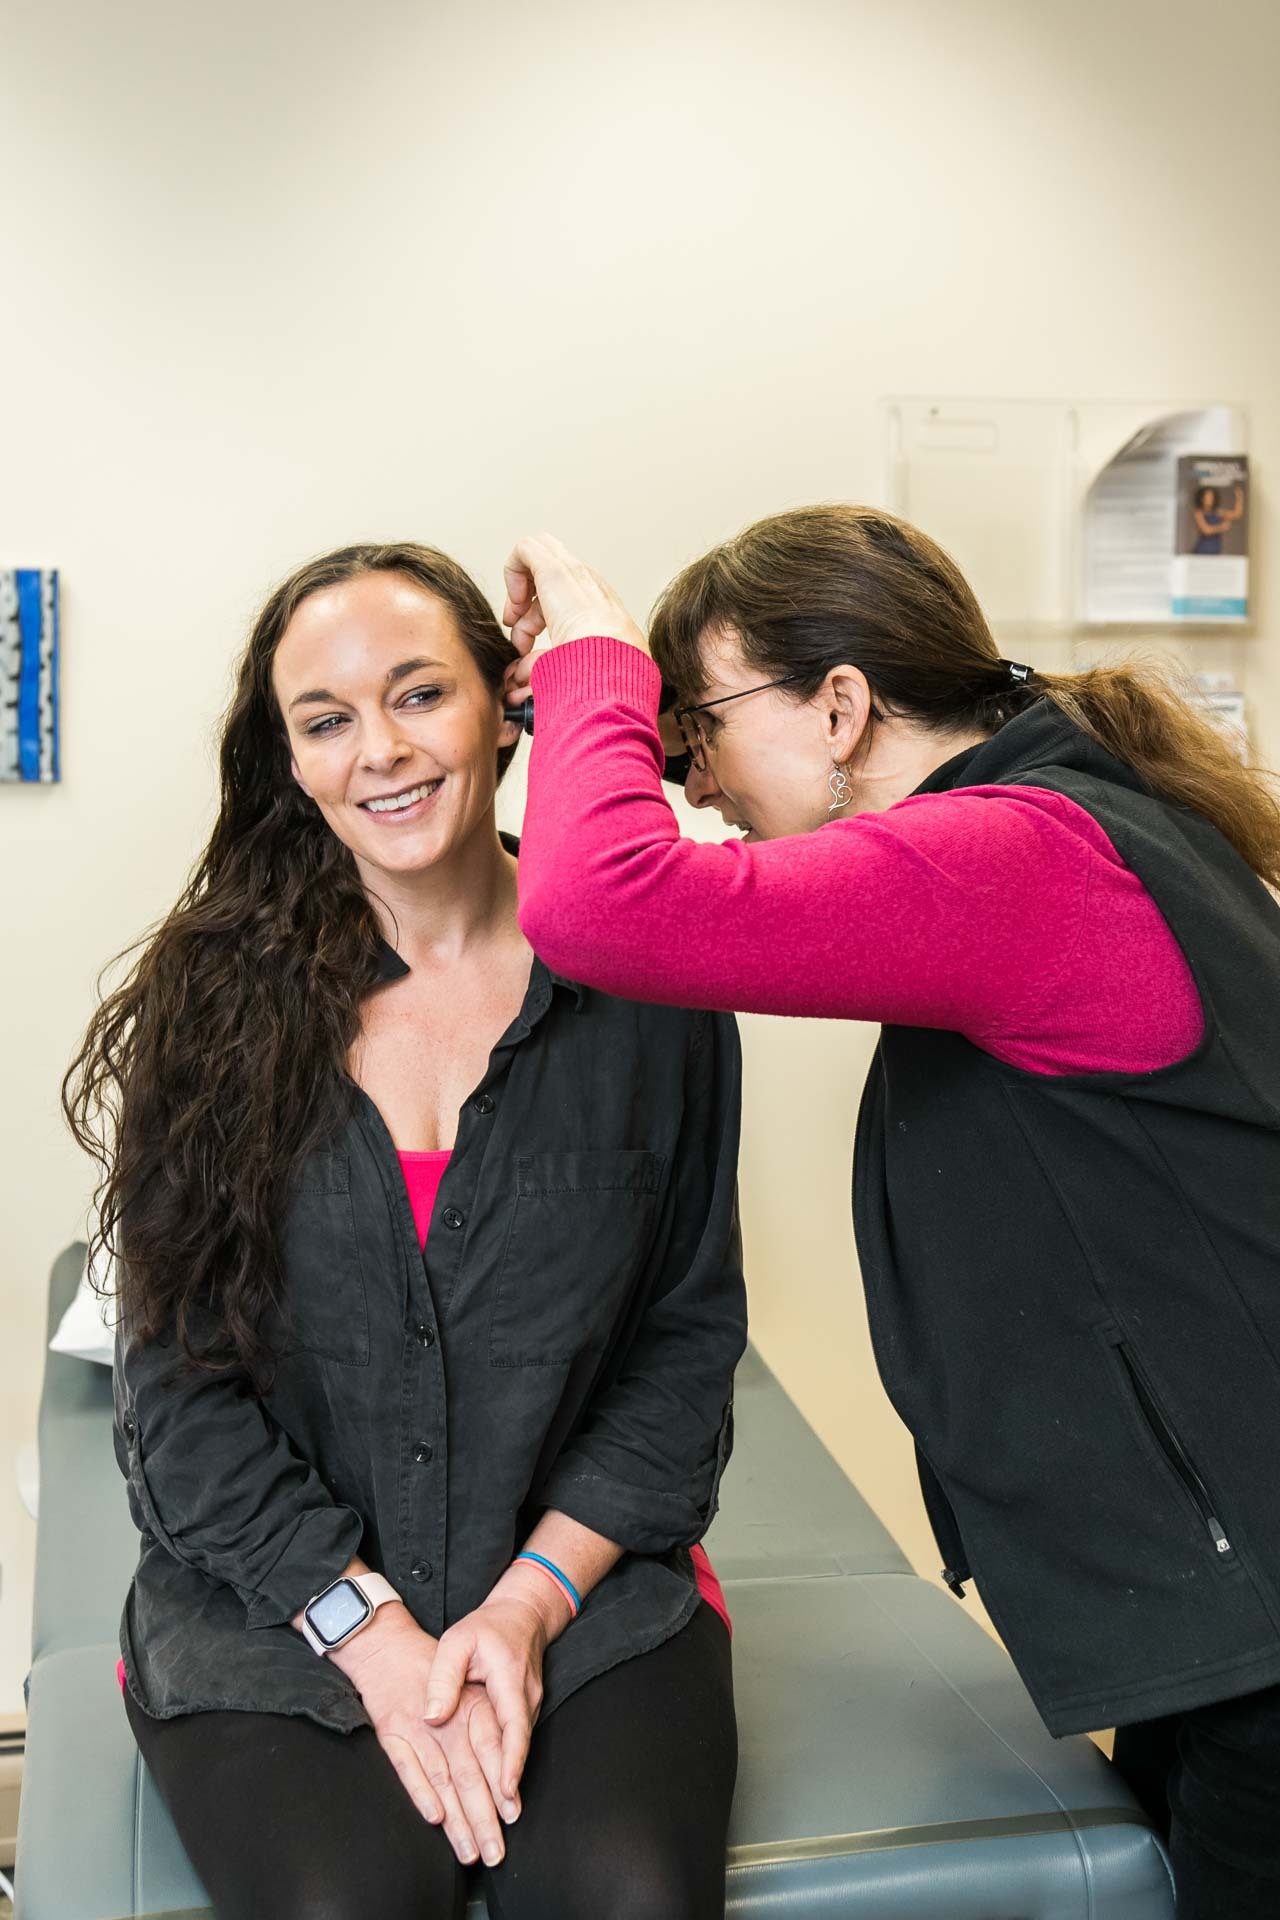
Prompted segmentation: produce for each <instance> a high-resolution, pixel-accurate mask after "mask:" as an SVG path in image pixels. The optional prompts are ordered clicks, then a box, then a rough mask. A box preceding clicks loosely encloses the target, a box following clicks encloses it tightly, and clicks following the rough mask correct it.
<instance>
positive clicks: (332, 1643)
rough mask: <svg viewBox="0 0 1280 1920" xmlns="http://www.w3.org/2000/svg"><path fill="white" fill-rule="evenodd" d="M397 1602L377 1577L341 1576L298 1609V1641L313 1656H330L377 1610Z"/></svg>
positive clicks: (389, 1587)
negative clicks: (300, 1637) (299, 1622)
mask: <svg viewBox="0 0 1280 1920" xmlns="http://www.w3.org/2000/svg"><path fill="white" fill-rule="evenodd" d="M399 1598H400V1595H399V1594H398V1593H397V1592H396V1590H395V1588H394V1587H393V1586H392V1584H391V1582H390V1581H389V1580H384V1579H383V1577H382V1575H381V1574H380V1573H344V1574H343V1576H342V1578H341V1579H340V1580H334V1581H332V1582H331V1583H330V1585H329V1586H327V1587H322V1588H321V1590H320V1592H319V1593H317V1594H316V1595H315V1597H314V1598H313V1599H311V1600H308V1602H307V1604H306V1606H305V1607H304V1608H303V1609H302V1637H303V1639H304V1640H305V1641H306V1643H307V1645H308V1646H309V1647H310V1648H311V1651H312V1652H313V1653H332V1651H333V1649H334V1648H335V1647H340V1646H342V1644H343V1642H344V1641H347V1640H350V1638H351V1636H352V1635H353V1634H356V1633H359V1631H360V1629H361V1627H367V1626H368V1624H369V1622H370V1621H371V1620H372V1618H373V1616H374V1614H375V1613H376V1612H377V1611H378V1608H379V1607H381V1606H384V1605H385V1604H386V1602H387V1601H388V1600H398V1599H399Z"/></svg>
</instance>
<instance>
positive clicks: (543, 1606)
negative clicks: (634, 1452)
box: [329, 1569, 568, 1866]
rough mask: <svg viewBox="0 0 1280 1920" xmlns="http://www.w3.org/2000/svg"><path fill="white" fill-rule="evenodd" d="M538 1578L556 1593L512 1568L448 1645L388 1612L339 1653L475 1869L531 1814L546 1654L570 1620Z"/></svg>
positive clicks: (405, 1615) (406, 1781) (428, 1803)
mask: <svg viewBox="0 0 1280 1920" xmlns="http://www.w3.org/2000/svg"><path fill="white" fill-rule="evenodd" d="M513 1575H514V1576H515V1577H512V1576H513ZM539 1584H541V1585H545V1586H546V1587H547V1589H548V1590H547V1592H546V1594H545V1595H544V1594H542V1593H541V1592H539V1591H537V1588H536V1587H535V1585H534V1584H533V1583H532V1582H522V1581H521V1579H520V1577H519V1574H518V1570H515V1569H513V1570H512V1574H511V1575H507V1576H504V1579H503V1580H502V1581H499V1583H498V1585H497V1586H496V1587H495V1588H494V1590H493V1592H492V1593H491V1594H490V1596H489V1598H488V1599H487V1600H486V1601H485V1603H484V1604H483V1606H480V1607H477V1608H476V1610H475V1612H474V1613H469V1614H467V1615H466V1616H465V1617H464V1618H463V1619H461V1620H459V1621H458V1622H457V1623H456V1624H455V1625H454V1626H452V1627H450V1628H449V1629H448V1631H447V1632H446V1633H445V1634H444V1635H443V1636H442V1637H441V1638H440V1639H439V1640H436V1639H434V1638H433V1637H432V1636H431V1634H429V1633H425V1632H424V1631H423V1629H422V1628H421V1627H420V1626H418V1624H417V1622H416V1621H415V1620H414V1618H413V1616H412V1614H410V1612H409V1610H408V1608H407V1607H405V1606H403V1605H389V1606H384V1607H380V1608H379V1609H378V1612H377V1614H376V1615H375V1617H374V1619H373V1620H372V1621H371V1622H370V1624H369V1626H368V1627H367V1628H365V1630H364V1631H363V1632H362V1633H358V1634H356V1635H355V1636H354V1638H353V1639H351V1640H349V1641H348V1642H347V1643H346V1644H345V1645H344V1646H341V1647H339V1648H337V1649H336V1650H335V1651H334V1652H333V1653H332V1654H330V1656H329V1658H330V1659H331V1660H332V1661H333V1663H334V1665H335V1666H339V1667H341V1669H342V1671H343V1672H344V1673H345V1674H346V1675H347V1677H348V1679H349V1680H350V1681H351V1682H352V1685H353V1686H354V1687H355V1689H356V1691H357V1693H358V1694H359V1695H360V1699H361V1701H362V1703H363V1705H364V1709H365V1712H366V1713H367V1714H368V1716H369V1719H370V1721H371V1723H372V1725H373V1730H374V1732H375V1734H376V1735H377V1737H378V1742H379V1745H380V1746H381V1747H382V1750H383V1752H384V1753H385V1754H386V1755H387V1758H388V1759H389V1760H390V1762H391V1764H392V1766H393V1767H394V1768H395V1770H396V1773H397V1774H398V1775H399V1778H400V1782H401V1784H402V1786H403V1787H404V1789H405V1791H406V1793H407V1794H408V1795H409V1798H410V1799H411V1800H412V1801H413V1804H414V1805H415V1807H417V1809H418V1811H419V1813H420V1814H421V1815H422V1817H423V1819H424V1820H428V1821H430V1822H431V1824H432V1825H433V1826H442V1827H443V1828H444V1831H445V1834H446V1836H447V1838H448V1841H449V1844H450V1845H451V1846H452V1848H453V1850H454V1852H455V1854H456V1855H457V1856H458V1859H459V1860H461V1861H462V1862H463V1863H464V1864H465V1865H467V1866H470V1865H472V1864H474V1862H475V1861H476V1860H477V1859H483V1861H484V1862H485V1864H486V1866H496V1865H497V1864H498V1862H499V1861H500V1860H501V1859H502V1858H503V1855H504V1853H505V1851H506V1847H505V1843H504V1840H503V1833H502V1827H503V1823H504V1822H505V1823H507V1824H508V1825H509V1824H510V1823H511V1822H512V1821H514V1820H517V1819H518V1818H519V1816H520V1806H521V1802H520V1779H521V1775H522V1774H523V1772H524V1765H525V1760H526V1758H527V1757H528V1752H529V1741H530V1738H531V1737H532V1733H533V1727H534V1723H535V1721H536V1720H537V1717H538V1709H539V1708H540V1706H541V1704H542V1661H543V1655H544V1654H545V1652H546V1648H547V1645H548V1643H549V1642H550V1641H551V1640H553V1639H554V1638H555V1637H556V1635H557V1634H558V1633H559V1632H560V1631H561V1630H562V1628H563V1627H564V1625H565V1624H566V1623H567V1617H568V1607H567V1605H566V1604H565V1603H564V1602H563V1601H562V1600H560V1599H559V1598H558V1596H557V1595H556V1593H555V1590H554V1588H553V1587H552V1586H551V1584H550V1583H549V1582H541V1583H539ZM504 1587H505V1589H506V1590H505V1591H504ZM560 1609H563V1612H564V1615H565V1618H560V1617H559V1610H560Z"/></svg>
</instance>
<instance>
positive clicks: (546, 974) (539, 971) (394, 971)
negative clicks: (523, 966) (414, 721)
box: [375, 833, 587, 1008]
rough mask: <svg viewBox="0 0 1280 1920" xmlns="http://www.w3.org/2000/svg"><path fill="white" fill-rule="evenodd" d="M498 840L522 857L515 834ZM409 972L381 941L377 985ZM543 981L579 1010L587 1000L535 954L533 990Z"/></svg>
mask: <svg viewBox="0 0 1280 1920" xmlns="http://www.w3.org/2000/svg"><path fill="white" fill-rule="evenodd" d="M498 838H499V840H501V842H502V844H503V846H504V847H505V849H506V851H507V852H508V853H510V854H514V855H515V856H516V858H517V859H518V858H519V855H520V842H519V840H518V839H517V838H516V836H515V835H514V834H513V833H500V834H499V835H498ZM409 971H410V967H409V963H408V961H406V960H404V959H402V958H401V956H400V955H399V954H398V953H397V952H396V950H395V948H394V947H393V946H392V945H391V944H390V942H389V941H386V940H379V942H378V972H377V976H376V983H375V984H376V985H378V986H380V987H382V986H386V985H387V984H388V982H389V981H392V980H403V979H404V976H405V975H406V974H407V973H408V972H409ZM543 979H545V980H546V982H547V984H548V985H549V986H552V987H563V988H564V989H565V991H566V992H567V993H571V994H572V995H573V997H574V1001H575V1004H576V1005H577V1007H578V1008H581V1006H582V1003H583V1001H584V999H585V998H586V991H587V990H586V988H585V987H583V986H581V985H580V984H579V982H578V981H576V980H570V979H568V978H567V976H566V975H565V974H563V973H553V972H552V971H551V969H550V967H548V966H546V965H544V963H543V962H542V961H541V960H539V959H538V957H537V955H536V954H535V955H534V962H533V976H532V979H531V981H530V987H531V989H532V988H536V987H538V985H539V983H540V981H541V980H543ZM549 997H550V996H549V995H548V998H549Z"/></svg>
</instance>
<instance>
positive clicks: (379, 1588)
mask: <svg viewBox="0 0 1280 1920" xmlns="http://www.w3.org/2000/svg"><path fill="white" fill-rule="evenodd" d="M340 1578H341V1579H343V1580H346V1581H348V1582H349V1583H350V1584H351V1586H353V1587H358V1588H359V1590H360V1592H361V1593H362V1594H363V1595H364V1597H365V1599H366V1600H367V1601H368V1602H369V1606H370V1608H371V1609H372V1611H371V1612H370V1613H369V1614H368V1616H367V1617H366V1618H365V1619H363V1620H362V1621H361V1622H360V1624H359V1626H356V1627H353V1628H352V1629H351V1632H350V1633H348V1634H346V1635H344V1637H343V1638H342V1639H341V1640H339V1641H337V1642H336V1643H335V1644H336V1645H337V1646H340V1647H345V1646H346V1644H347V1641H348V1640H354V1639H355V1637H356V1635H357V1634H358V1633H363V1631H364V1629H365V1628H366V1627H367V1626H368V1625H369V1622H370V1620H372V1619H373V1616H374V1614H375V1613H376V1612H377V1611H378V1608H379V1607H382V1606H385V1605H386V1603H387V1601H388V1600H398V1599H399V1598H400V1595H399V1594H398V1593H397V1592H396V1590H395V1588H394V1587H393V1586H392V1584H391V1582H390V1581H389V1580H387V1579H384V1577H383V1575H382V1574H380V1573H344V1574H342V1575H341V1576H340ZM331 1584H332V1585H334V1586H337V1584H338V1582H337V1581H336V1580H335V1581H333V1582H332V1583H331ZM322 1591H323V1592H326V1593H327V1592H328V1588H327V1587H326V1588H323V1589H322ZM319 1598H320V1594H318V1593H316V1594H313V1595H312V1596H311V1599H310V1600H308V1602H307V1606H308V1607H310V1606H314V1604H315V1602H316V1601H317V1600H318V1599H319ZM302 1637H303V1639H304V1640H305V1641H306V1643H307V1645H308V1646H309V1647H310V1649H311V1651H312V1652H313V1653H318V1654H321V1655H324V1654H326V1653H330V1652H332V1650H333V1649H332V1648H331V1647H328V1646H326V1645H325V1643H324V1641H323V1640H322V1639H321V1638H320V1636H319V1634H318V1633H316V1632H315V1630H314V1628H313V1627H312V1626H311V1623H310V1621H309V1620H308V1619H307V1616H306V1612H305V1610H304V1612H303V1615H302Z"/></svg>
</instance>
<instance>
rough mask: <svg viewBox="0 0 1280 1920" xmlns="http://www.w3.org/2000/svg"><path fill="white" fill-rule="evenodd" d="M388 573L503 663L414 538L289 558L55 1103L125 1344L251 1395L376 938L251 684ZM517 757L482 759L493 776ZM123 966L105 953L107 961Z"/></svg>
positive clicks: (489, 625) (356, 886) (482, 658)
mask: <svg viewBox="0 0 1280 1920" xmlns="http://www.w3.org/2000/svg"><path fill="white" fill-rule="evenodd" d="M366 573H397V574H403V575H404V576H405V577H406V578H407V579H409V580H411V581H413V582H414V583H416V584H417V585H418V586H420V587H423V588H425V590H426V591H427V592H428V593H431V594H433V595H434V596H435V597H436V598H437V599H438V600H441V601H443V602H444V604H445V605H446V606H447V607H448V608H449V610H450V612H451V613H452V614H453V617H454V620H455V621H456V623H457V629H458V634H459V637H460V638H461V639H462V641H463V642H464V643H465V645H466V647H467V649H468V651H469V652H470V654H471V656H472V658H473V659H474V660H475V662H476V665H477V667H478V668H479V670H480V673H481V676H482V678H483V679H484V681H485V683H486V685H488V686H490V687H492V688H493V689H494V690H495V692H496V691H498V690H499V689H500V688H501V685H502V679H503V674H504V671H505V668H506V667H507V665H508V663H509V662H510V661H511V660H512V659H513V658H514V657H515V655H514V651H513V649H512V647H511V644H510V642H509V641H508V639H507V637H506V635H505V634H504V633H503V631H502V629H501V627H500V626H499V625H498V623H497V621H496V620H495V619H494V616H493V612H492V609H491V608H490V606H489V603H488V601H487V600H486V599H485V597H484V595H483V594H482V593H481V591H480V589H479V588H478V587H477V586H476V584H475V582H474V581H473V580H471V579H470V578H469V576H468V575H467V574H466V573H464V571H463V570H462V568H461V567H459V566H458V565H457V564H456V563H455V562H454V561H452V560H450V559H449V558H448V557H447V556H446V555H445V554H443V553H438V552H436V551H435V550H434V549H433V548H431V547H424V546H418V545H417V544H415V543H413V542H405V543H403V544H400V545H395V546H358V547H344V548H342V549H341V550H340V551H338V552H336V553H330V554H326V555H325V556H324V557H323V558H322V559H319V560H313V561H311V562H310V563H309V564H308V565H307V566H304V567H300V568H299V569H298V571H297V572H296V573H294V574H291V575H290V577H289V578H288V579H287V580H286V581H284V583H283V584H282V585H281V586H279V587H277V588H276V590H275V592H274V593H273V594H272V595H271V597H270V599H269V600H268V601H267V603H266V605H265V606H264V607H263V609H262V612H261V613H260V614H259V615H258V618H257V620H256V622H255V623H254V627H253V631H252V633H251V635H250V638H249V643H248V646H247V647H246V648H245V651H244V654H243V656H242V658H241V661H240V665H239V669H238V672H237V677H236V685H235V691H234V694H233V696H232V699H231V704H230V706H229V707H228V709H227V713H226V715H225V717H224V720H223V725H222V735H221V752H220V764H221V786H222V797H221V806H220V809H219V813H218V818H217V821H216V822H215V825H214V828H213V832H212V835H211V836H210V839H209V844H208V846H207V847H206V848H205V850H204V852H203V854H202V855H201V856H200V858H199V860H198V861H197V862H196V865H195V868H194V870H193V872H192V874H191V877H190V879H189V880H188V882H187V885H186V887H185V888H184V890H183V892H182V894H181V896H180V898H179V900H178V902H177V904H176V906H175V907H174V908H173V911H172V912H171V913H170V914H169V915H168V917H167V918H166V919H165V920H164V921H163V922H162V924H161V925H160V927H159V928H158V929H157V930H156V931H155V932H153V933H152V934H151V935H150V936H148V937H147V939H146V941H145V944H143V945H142V950H141V953H140V955H139V957H138V958H137V959H136V960H135V962H134V965H133V967H132V969H131V971H130V973H129V975H128V977H127V979H126V980H125V981H124V983H123V985H121V986H120V987H118V988H117V989H116V990H115V991H114V992H112V993H110V994H109V995H108V996H107V997H106V998H105V999H104V1000H103V1001H102V1003H101V1004H100V1005H99V1007H98V1008H97V1010H96V1012H95V1013H94V1015H93V1018H92V1020H91V1021H90V1023H89V1028H88V1031H87V1033H86V1035H85V1038H84V1041H83V1043H82V1045H81V1047H80V1050H79V1052H78V1054H77V1055H76V1058H75V1060H74V1061H73V1062H72V1065H71V1067H70V1069H69V1071H68V1073H67V1076H66V1079H65V1081H64V1083H63V1089H62V1100H63V1109H64V1111H65V1113H66V1116H67V1119H68V1121H69V1123H70V1125H71V1130H72V1132H73V1133H74V1134H75V1136H76V1139H77V1140H78V1141H79V1142H80V1144H81V1146H83V1147H85V1148H86V1149H87V1150H88V1151H89V1152H90V1153H91V1154H92V1155H93V1156H94V1158H95V1159H96V1160H97V1162H98V1165H99V1168H100V1171H101V1176H102V1178H101V1184H100V1185H99V1188H98V1191H97V1195H96V1204H97V1211H98V1223H97V1228H96V1232H95V1238H94V1246H95V1248H96V1247H99V1246H101V1247H102V1248H104V1249H105V1250H106V1251H107V1252H108V1253H110V1254H112V1255H113V1256H114V1257H115V1258H116V1261H117V1276H118V1290H119V1292H118V1298H119V1306H120V1310H121V1313H122V1317H123V1318H124V1320H125V1321H126V1322H127V1324H128V1326H129V1329H130V1332H131V1334H136V1335H138V1336H140V1337H142V1338H144V1339H148V1338H155V1337H159V1336H162V1335H163V1336H173V1337H175V1338H176V1340H177V1342H178V1344H179V1347H180V1348H181V1350H182V1351H183V1352H184V1353H185V1354H186V1356H187V1358H188V1360H190V1361H192V1362H193V1363H195V1364H198V1365H200V1366H203V1367H206V1368H209V1369H211V1370H226V1369H233V1370H238V1371H240V1372H242V1373H243V1374H245V1375H247V1376H248V1377H249V1378H251V1379H252V1380H253V1381H254V1382H255V1383H260V1382H261V1381H262V1380H263V1379H264V1378H265V1376H266V1373H267V1371H268V1370H269V1365H270V1354H269V1351H268V1347H267V1344H266V1341H265V1339H264V1331H263V1328H264V1319H265V1316H266V1314H267V1311H268V1309H269V1308H271V1307H272V1306H273V1305H275V1304H278V1303H279V1299H280V1272H279V1261H278V1254H277V1243H276V1235H277V1231H278V1220H279V1207H280V1201H281V1196H282V1192H283V1189H284V1187H285V1186H286V1184H287V1183H288V1181H289V1179H290V1177H291V1176H292V1175H293V1174H294V1172H295V1170H296V1168H297V1167H298V1164H299V1163H300V1161H301V1160H302V1158H303V1156H304V1155H305V1154H306V1153H308V1152H309V1151H311V1150H312V1149H314V1148H315V1147H317V1146H318V1145H320V1144H321V1143H322V1141H324V1140H325V1138H326V1137H328V1136H329V1135H330V1134H331V1132H332V1130H333V1128H334V1127H335V1126H336V1125H337V1124H338V1123H339V1121H340V1119H341V1117H342V1115H343V1113H344V1111H345V1104H346V1101H347V1100H348V1099H349V1097H350V1087H349V1083H348V1082H347V1081H346V1079H345V1077H344V1066H345V1061H346V1057H347V1053H348V1051H349V1049H350V1047H351V1045H352V1043H353V1041H354V1040H355V1038H356V1036H357V1033H358V1030H359V1023H360V1002H361V999H362V998H363V996H364V995H365V994H366V993H367V992H368V990H369V988H370V987H371V986H372V985H373V983H374V980H375V978H376V975H377V968H378V958H379V951H380V930H379V924H378V920H377V917H376V915H375V912H374V909H373V907H372V906H371V904H370V902H369V900H368V898H367V896H366V894H365V891H364V888H363V886H362V885H361V882H360V879H359V876H358V873H357V870H356V864H355V861H354V859H353V857H352V855H351V852H350V850H349V849H348V848H347V847H346V846H344V845H343V843H342V842H341V841H340V840H339V839H338V838H337V836H336V835H335V834H334V833H333V832H332V830H331V829H330V828H329V827H328V826H327V825H326V823H325V821H324V819H323V817H322V816H321V814H320V812H319V810H318V808H317V807H316V806H315V805H314V803H313V802H312V801H310V800H308V799H307V798H306V796H305V795H304V794H303V793H302V791H301V789H300V788H299V786H298V785H297V782H296V781H295V780H294V778H293V776H292V773H291V772H290V766H289V745H288V739H287V736H286V732H285V727H284V722H283V719H282V717H281V714H280V711H279V707H278V704H277V702H276V698H275V693H274V690H273V687H272V682H271V668H272V662H273V660H274V657H275V652H276V648H277V647H278V645H279V644H280V640H281V638H282V637H283V635H284V632H285V629H286V628H287V627H288V625H289V622H290V620H291V619H292V618H293V615H294V613H295V612H296V611H297V609H298V607H299V606H300V605H301V604H302V602H303V601H304V600H306V599H307V598H308V597H309V596H310V595H311V594H313V593H317V592H319V591H321V590H322V589H323V588H325V587H331V586H335V585H337V584H338V583H339V582H341V581H344V580H351V579H354V578H356V577H357V576H358V575H361V574H366ZM514 752H515V747H505V748H501V749H499V752H498V777H499V779H501V777H502V775H503V773H505V771H506V769H507V766H508V765H509V764H510V761H511V758H512V755H513V754H514ZM121 957H122V958H123V957H125V956H121Z"/></svg>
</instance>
